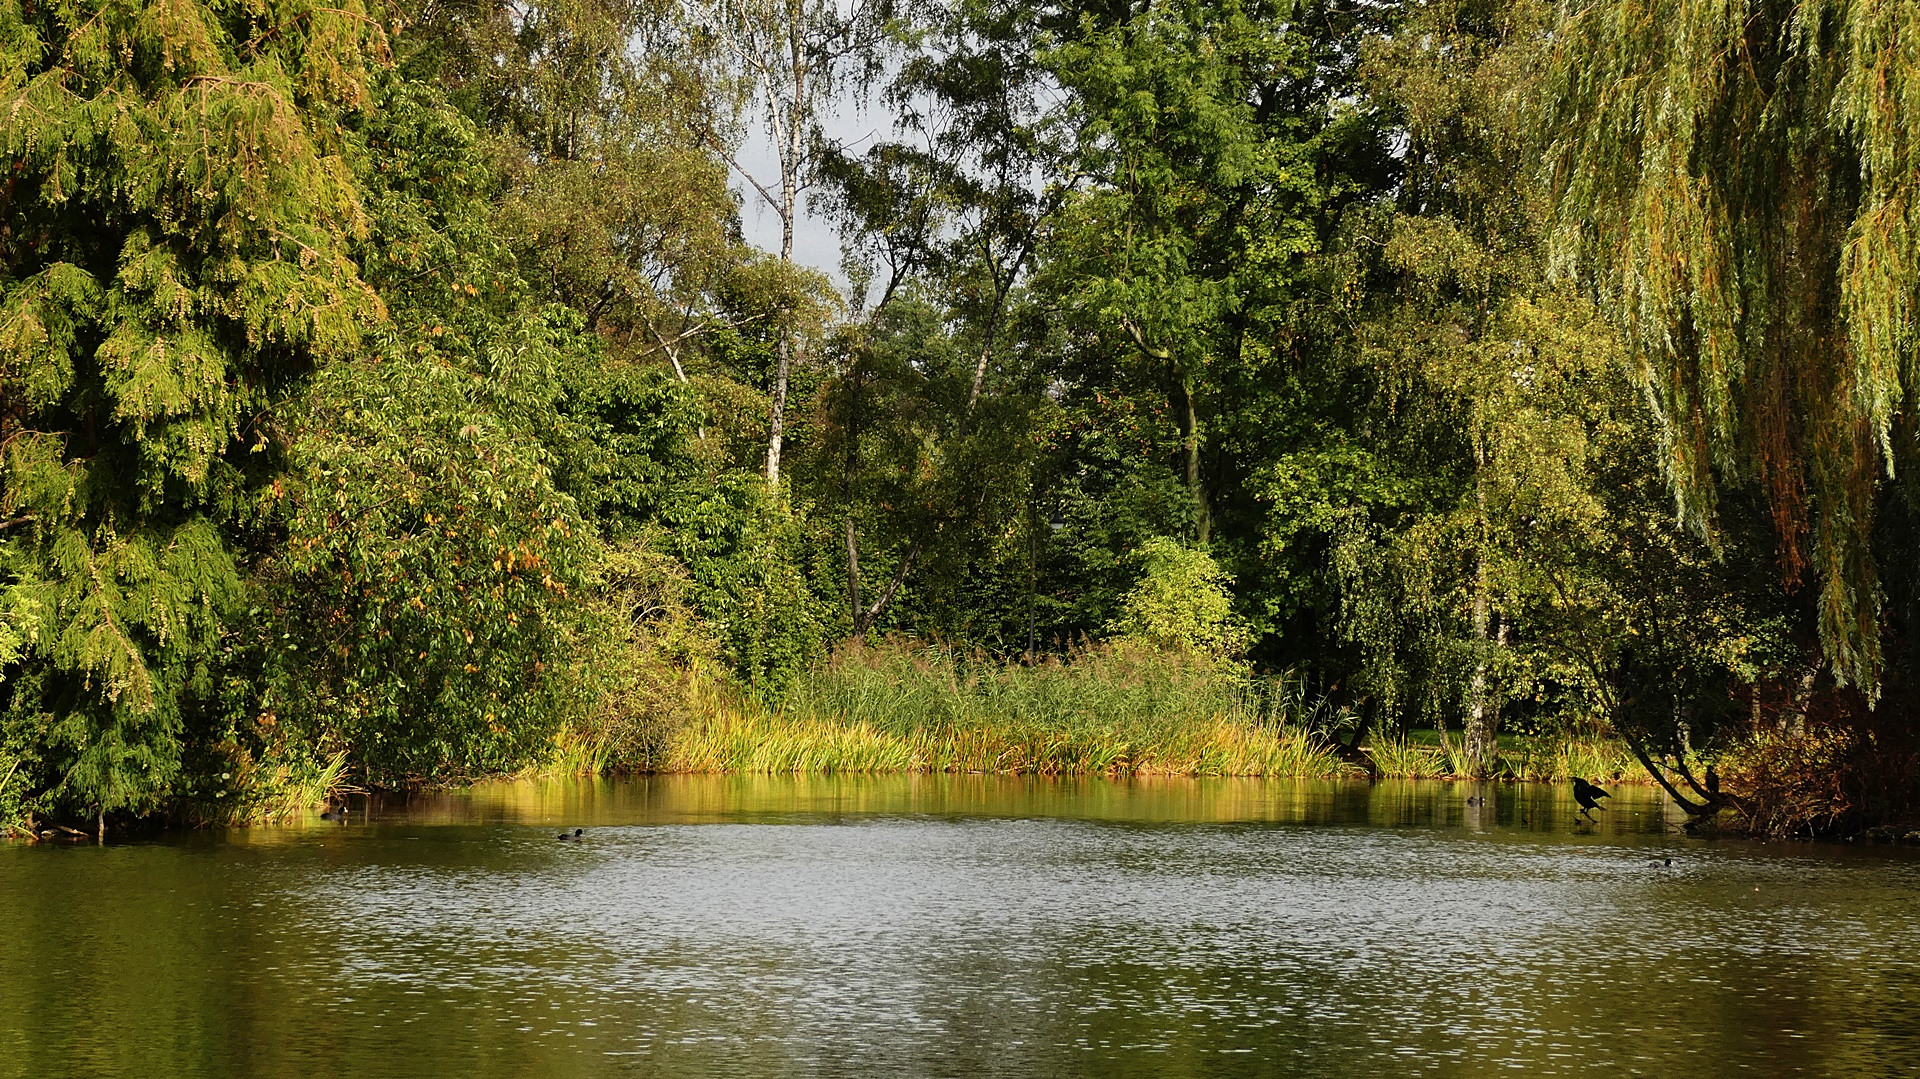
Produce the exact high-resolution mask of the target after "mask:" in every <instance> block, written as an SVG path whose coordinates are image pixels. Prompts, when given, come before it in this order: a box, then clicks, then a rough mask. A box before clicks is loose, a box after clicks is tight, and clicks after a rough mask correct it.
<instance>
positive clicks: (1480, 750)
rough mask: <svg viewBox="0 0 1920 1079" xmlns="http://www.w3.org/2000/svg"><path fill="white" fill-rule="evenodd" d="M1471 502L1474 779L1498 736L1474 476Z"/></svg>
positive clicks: (1483, 531)
mask: <svg viewBox="0 0 1920 1079" xmlns="http://www.w3.org/2000/svg"><path fill="white" fill-rule="evenodd" d="M1473 457H1474V464H1475V465H1476V466H1477V467H1476V471H1477V469H1478V468H1483V467H1485V465H1486V454H1485V451H1484V450H1483V449H1481V448H1480V447H1479V446H1478V445H1476V446H1475V447H1474V452H1473ZM1473 497H1474V503H1475V507H1476V509H1477V511H1478V513H1479V518H1480V545H1481V547H1480V549H1478V550H1476V551H1475V552H1474V561H1475V564H1476V569H1475V572H1474V580H1473V649H1474V659H1473V679H1472V681H1471V683H1470V684H1469V687H1468V690H1467V747H1466V748H1467V771H1468V774H1469V775H1471V776H1473V777H1474V778H1475V779H1485V778H1487V777H1488V776H1490V775H1492V774H1493V765H1494V753H1495V747H1496V745H1497V742H1496V739H1497V738H1498V731H1497V729H1496V728H1497V726H1498V724H1499V710H1498V708H1497V706H1496V705H1495V704H1494V703H1493V701H1492V700H1491V699H1490V698H1491V694H1490V693H1489V692H1488V688H1487V658H1488V650H1489V645H1490V644H1491V642H1490V641H1489V640H1488V637H1487V629H1488V622H1489V620H1490V612H1489V602H1488V596H1487V555H1486V550H1485V545H1486V541H1487V496H1486V489H1485V487H1484V486H1483V485H1482V484H1481V482H1480V480H1479V478H1478V477H1477V476H1476V477H1475V480H1474V492H1473ZM1506 633H1507V627H1506V624H1505V623H1504V622H1502V623H1501V626H1500V636H1501V639H1502V643H1505V638H1506Z"/></svg>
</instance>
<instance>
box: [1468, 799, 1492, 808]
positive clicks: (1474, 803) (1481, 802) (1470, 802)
mask: <svg viewBox="0 0 1920 1079" xmlns="http://www.w3.org/2000/svg"><path fill="white" fill-rule="evenodd" d="M1486 803H1487V800H1486V799H1485V798H1478V797H1475V798H1469V799H1467V804H1468V805H1470V806H1477V805H1485V804H1486Z"/></svg>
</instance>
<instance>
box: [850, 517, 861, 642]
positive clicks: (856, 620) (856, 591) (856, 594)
mask: <svg viewBox="0 0 1920 1079" xmlns="http://www.w3.org/2000/svg"><path fill="white" fill-rule="evenodd" d="M847 610H848V611H850V612H851V613H852V616H853V626H854V632H856V633H857V632H859V630H860V536H859V533H858V532H856V531H854V527H853V514H851V513H849V514H847Z"/></svg>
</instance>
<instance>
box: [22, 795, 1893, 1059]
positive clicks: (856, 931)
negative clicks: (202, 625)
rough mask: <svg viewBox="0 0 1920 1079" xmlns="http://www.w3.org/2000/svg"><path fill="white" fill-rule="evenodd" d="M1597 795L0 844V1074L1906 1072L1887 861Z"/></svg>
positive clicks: (652, 798)
mask: <svg viewBox="0 0 1920 1079" xmlns="http://www.w3.org/2000/svg"><path fill="white" fill-rule="evenodd" d="M1615 794H1616V797H1615V799H1614V801H1613V802H1612V803H1611V806H1612V808H1611V810H1610V811H1609V812H1607V813H1605V814H1603V815H1602V818H1601V822H1600V823H1599V824H1597V825H1587V824H1584V823H1579V822H1576V821H1575V820H1574V819H1573V817H1572V811H1573V807H1572V805H1571V802H1570V799H1569V798H1568V797H1567V796H1566V793H1565V792H1564V790H1561V789H1556V788H1551V787H1544V786H1514V787H1499V788H1492V787H1488V788H1479V789H1476V788H1470V787H1465V786H1458V785H1447V784H1407V783H1403V784H1388V783H1383V784H1380V785H1377V786H1373V787H1369V786H1366V785H1364V784H1337V783H1312V782H1302V783H1292V782H1285V783H1282V782H1259V781H1253V782H1247V781H1234V780H1191V781H1189V780H1155V781H1144V780H1143V781H1134V782H1106V781H1080V782H1073V781H1068V782H1057V781H1047V780H1021V779H1004V778H992V777H978V776H973V777H943V776H921V777H891V778H840V779H785V778H765V777H695V776H674V777H655V778H651V779H642V780H635V781H631V782H623V783H597V784H596V783H551V784H511V785H497V786H490V787H483V788H480V789H477V790H474V791H471V792H465V793H461V794H458V795H447V796H440V797H435V798H430V799H420V800H415V801H412V802H409V803H404V804H402V803H387V804H375V805H372V806H361V805H360V804H359V802H358V801H356V803H355V816H354V819H353V821H352V823H349V824H346V825H329V824H323V823H321V822H319V821H318V820H315V821H314V822H313V823H312V824H311V825H309V826H306V827H299V828H276V829H247V830H236V831H230V832H224V833H204V832H203V833H194V834H188V835H181V836H175V837H170V838H168V839H166V840H163V841H157V842H145V843H130V844H125V845H115V846H108V847H106V848H104V849H102V848H96V847H91V846H70V847H69V846H39V847H27V846H22V845H4V846H0V916H3V917H0V1076H5V1077H12V1076H23V1077H24V1076H33V1077H39V1076H92V1075H139V1076H163V1075H192V1076H229V1075H232V1076H267V1077H281V1076H287V1077H293V1076H301V1077H305V1076H327V1075H353V1076H389V1075H394V1076H402V1075H404V1076H441V1075H445V1076H461V1077H464V1079H485V1077H491V1076H590V1075H658V1076H683V1075H685V1076H700V1075H749V1076H779V1075H792V1074H799V1075H836V1076H837V1075H912V1076H921V1075H927V1076H945V1075H952V1076H974V1075H1000V1076H1079V1075H1088V1076H1096V1075H1097V1076H1112V1075H1155V1076H1159V1075H1202V1076H1213V1075H1221V1076H1227V1075H1234V1076H1238V1075H1286V1076H1377V1075H1410V1076H1411V1075H1420V1076H1469V1075H1472V1076H1480V1075H1488V1074H1494V1073H1499V1072H1506V1073H1509V1074H1515V1075H1529V1076H1531V1075H1587V1074H1600V1073H1602V1072H1611V1073H1615V1074H1624V1075H1633V1074H1642V1075H1670V1074H1693V1075H1728V1074H1753V1075H1764V1076H1774V1075H1847V1076H1853V1075H1858V1076H1876V1077H1877V1076H1887V1075H1903V1074H1904V1075H1920V858H1917V857H1915V854H1914V852H1912V851H1910V850H1895V849H1890V848H1877V849H1870V850H1856V849H1852V848H1845V847H1830V846H1812V845H1786V846H1781V845H1771V846H1759V845H1752V844H1744V843H1733V842H1717V843H1709V842H1703V841H1698V840H1692V839H1687V838H1685V837H1683V836H1680V835H1678V834H1676V833H1675V832H1674V831H1673V829H1672V823H1673V822H1671V821H1669V820H1667V819H1666V818H1665V814H1664V813H1663V807H1662V805H1661V803H1660V802H1659V801H1658V800H1656V798H1655V796H1654V794H1653V793H1652V792H1650V791H1647V790H1645V789H1639V788H1634V787H1628V786H1621V787H1617V788H1615ZM1470 795H1484V796H1486V797H1487V798H1488V801H1489V804H1486V805H1478V806H1476V805H1468V804H1467V799H1468V797H1469V796H1470ZM562 825H565V826H568V827H574V826H579V827H584V828H586V829H587V834H586V841H585V842H583V843H580V844H573V843H560V842H557V841H556V840H555V838H554V837H555V834H556V832H557V831H558V829H559V828H560V826H562ZM1668 859H1671V862H1672V864H1671V866H1668V865H1667V864H1666V862H1667V860H1668ZM1650 863H1653V864H1650Z"/></svg>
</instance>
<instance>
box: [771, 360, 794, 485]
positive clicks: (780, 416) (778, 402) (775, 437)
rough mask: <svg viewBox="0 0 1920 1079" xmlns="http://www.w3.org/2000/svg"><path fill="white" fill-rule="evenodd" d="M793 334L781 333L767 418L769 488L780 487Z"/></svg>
mask: <svg viewBox="0 0 1920 1079" xmlns="http://www.w3.org/2000/svg"><path fill="white" fill-rule="evenodd" d="M792 358H793V333H792V331H790V330H784V329H783V330H781V331H780V363H779V364H778V366H777V367H776V368H775V369H774V375H773V409H772V412H771V414H770V415H769V416H768V418H767V486H769V487H778V486H780V448H781V445H782V443H783V442H784V441H785V437H784V436H785V433H786V425H787V373H788V371H789V370H790V369H791V367H792Z"/></svg>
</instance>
